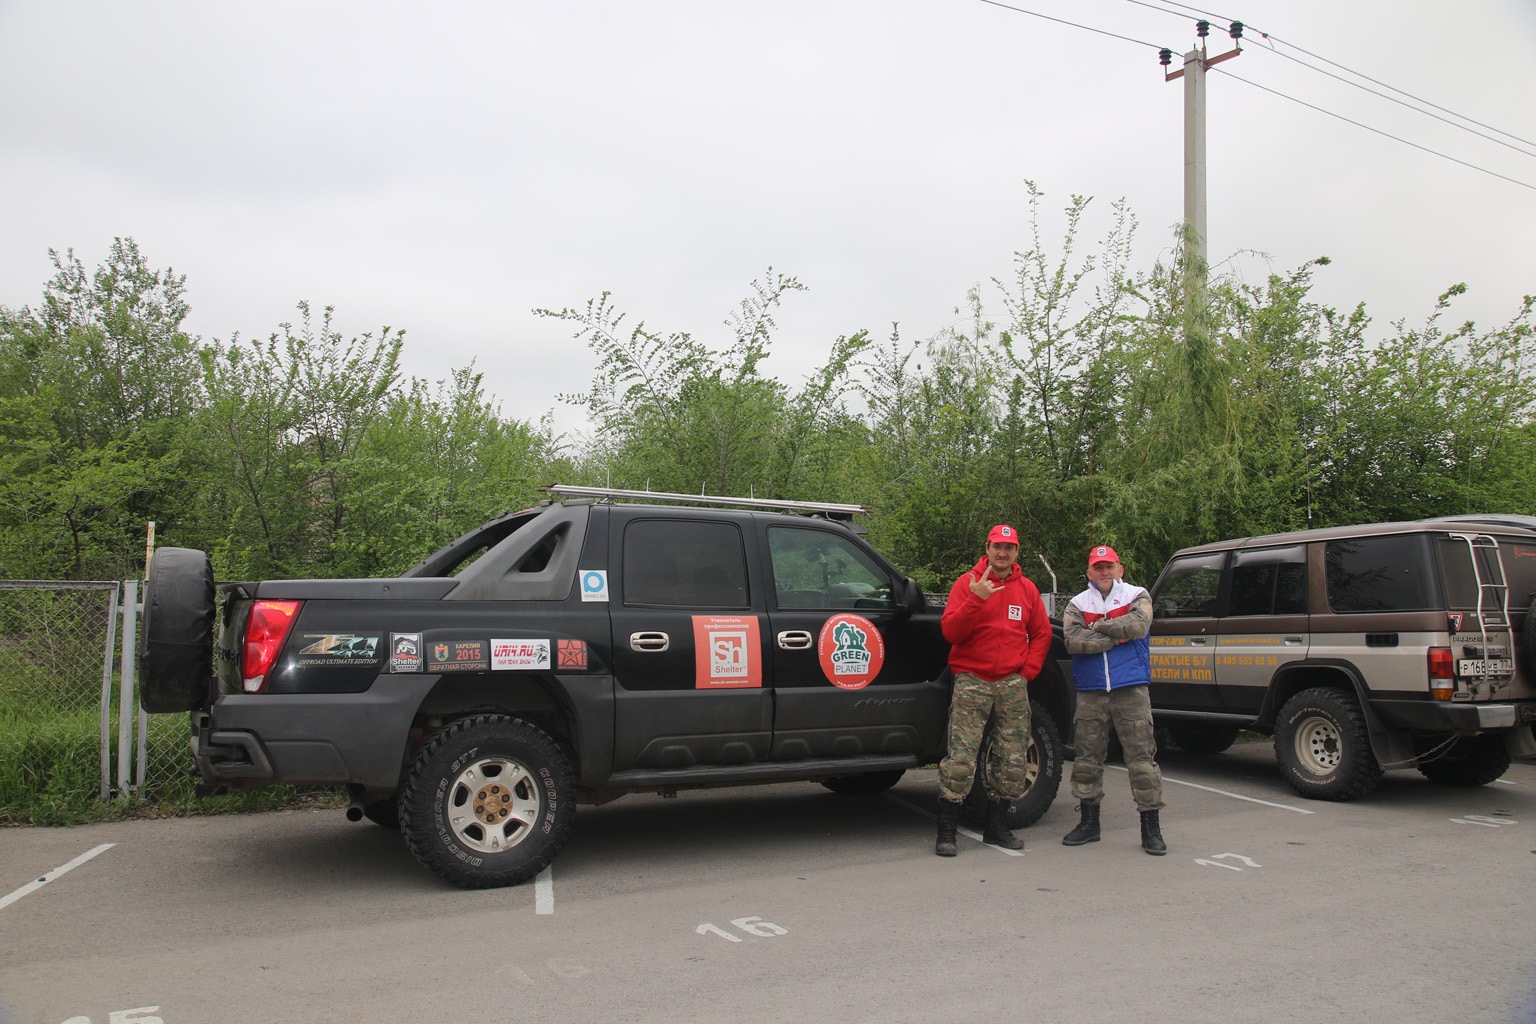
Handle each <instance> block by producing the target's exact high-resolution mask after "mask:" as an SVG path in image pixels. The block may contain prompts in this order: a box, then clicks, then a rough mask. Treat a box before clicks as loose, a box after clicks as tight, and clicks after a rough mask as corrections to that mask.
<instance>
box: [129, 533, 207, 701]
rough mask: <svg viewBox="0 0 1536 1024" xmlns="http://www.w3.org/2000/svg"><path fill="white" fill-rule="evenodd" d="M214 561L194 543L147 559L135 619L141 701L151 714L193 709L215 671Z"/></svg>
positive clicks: (205, 697) (202, 698)
mask: <svg viewBox="0 0 1536 1024" xmlns="http://www.w3.org/2000/svg"><path fill="white" fill-rule="evenodd" d="M213 620H214V605H213V563H212V562H211V561H210V560H209V558H208V555H207V554H206V553H205V552H202V551H196V550H193V549H192V548H160V549H158V550H156V551H155V553H154V554H153V555H152V556H151V557H150V559H149V575H148V579H147V581H146V582H145V584H144V614H143V615H142V616H141V617H140V619H139V652H138V653H139V704H140V706H142V707H143V708H144V710H145V711H148V712H149V713H150V714H162V713H166V712H174V711H191V710H193V709H194V708H198V707H201V706H202V705H203V703H204V702H205V701H206V700H207V698H208V690H209V685H208V681H209V679H210V678H211V677H212V675H213Z"/></svg>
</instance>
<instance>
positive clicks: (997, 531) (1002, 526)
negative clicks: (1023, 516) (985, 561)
mask: <svg viewBox="0 0 1536 1024" xmlns="http://www.w3.org/2000/svg"><path fill="white" fill-rule="evenodd" d="M1018 542H1019V531H1018V530H1015V529H1014V528H1013V527H1011V526H1009V525H1008V524H1007V523H998V524H997V525H996V526H994V527H992V530H991V532H990V533H988V534H987V543H988V544H1017V543H1018Z"/></svg>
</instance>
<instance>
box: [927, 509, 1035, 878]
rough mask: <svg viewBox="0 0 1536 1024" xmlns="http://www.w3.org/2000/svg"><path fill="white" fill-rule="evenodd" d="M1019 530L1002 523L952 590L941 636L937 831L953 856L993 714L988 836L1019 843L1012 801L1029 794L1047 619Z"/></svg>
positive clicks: (1011, 845)
mask: <svg viewBox="0 0 1536 1024" xmlns="http://www.w3.org/2000/svg"><path fill="white" fill-rule="evenodd" d="M1018 560H1019V533H1018V531H1017V530H1015V529H1014V528H1013V527H1011V526H1007V525H1004V524H999V525H997V526H994V527H992V530H991V532H989V533H988V534H987V553H986V556H985V557H984V558H982V560H981V561H979V562H977V563H976V567H975V568H973V569H972V570H971V571H970V572H968V573H966V574H965V575H964V576H961V577H960V578H959V579H958V580H956V581H955V584H954V586H952V587H950V588H949V601H948V603H947V604H945V606H944V620H943V627H944V639H946V640H948V641H949V642H950V645H951V647H950V652H949V667H950V669H951V670H952V671H953V672H954V676H955V691H954V695H953V696H952V697H951V698H950V704H949V755H948V756H947V757H945V758H944V760H943V761H941V762H940V763H939V837H938V840H937V841H936V842H935V843H934V847H933V852H934V853H936V854H938V855H939V856H940V857H953V856H954V855H955V852H956V851H955V828H956V826H957V825H958V824H959V821H960V804H961V803H962V802H963V801H964V800H965V796H966V794H967V793H968V792H970V789H971V784H972V782H973V781H974V780H975V777H976V757H977V748H978V747H979V746H980V745H981V733H982V730H983V729H984V728H985V727H986V724H987V717H988V716H989V715H991V716H993V717H994V719H995V721H994V724H993V732H992V757H991V763H990V764H989V765H988V770H987V773H986V780H987V796H988V798H989V799H988V804H987V826H986V830H985V832H984V833H983V835H982V841H983V842H986V843H991V844H993V845H995V846H1001V847H1003V848H1004V849H1008V850H1021V849H1023V848H1024V841H1023V840H1021V839H1018V838H1017V837H1015V836H1014V834H1013V833H1012V832H1010V831H1009V830H1008V821H1007V812H1008V805H1009V804H1010V803H1012V802H1013V801H1014V800H1017V799H1018V798H1019V797H1021V796H1023V795H1024V787H1025V782H1026V774H1025V772H1026V762H1025V753H1026V752H1027V751H1028V749H1029V681H1030V680H1031V679H1033V678H1035V676H1037V675H1039V674H1040V670H1041V669H1042V668H1044V667H1045V658H1046V654H1047V653H1048V652H1049V651H1050V647H1051V622H1050V619H1049V618H1047V617H1046V614H1045V604H1044V603H1043V602H1042V601H1041V600H1040V591H1039V589H1038V588H1036V586H1035V585H1034V584H1033V583H1031V582H1030V580H1029V578H1028V577H1026V576H1025V575H1024V571H1023V570H1022V569H1020V568H1019V566H1018Z"/></svg>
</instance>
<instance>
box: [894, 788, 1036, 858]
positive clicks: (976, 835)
mask: <svg viewBox="0 0 1536 1024" xmlns="http://www.w3.org/2000/svg"><path fill="white" fill-rule="evenodd" d="M881 795H882V796H884V797H885V798H886V799H887V800H889V801H890V802H891V803H893V804H901V806H903V807H905V808H906V809H907V810H909V811H915V812H916V813H918V814H921V815H922V816H923V817H925V818H932V819H933V820H934V821H938V820H939V816H938V815H937V814H935V813H933V812H932V811H925V810H923V809H922V808H921V807H919V806H917V805H916V804H914V803H909V802H908V801H906V800H903V799H902V798H901V797H899V796H896V795H895V794H894V793H883V794H881ZM955 832H956V833H957V834H958V835H962V836H966V837H968V838H970V839H974V840H976V841H977V842H978V843H981V833H980V832H973V831H972V830H970V829H968V828H966V827H965V826H964V825H958V826H956V828H955ZM982 845H983V846H985V847H986V848H987V849H989V850H996V851H997V852H998V853H1006V854H1007V855H1008V856H1010V857H1022V856H1024V851H1023V850H1005V849H1003V848H1002V847H1001V846H993V845H992V844H991V843H982Z"/></svg>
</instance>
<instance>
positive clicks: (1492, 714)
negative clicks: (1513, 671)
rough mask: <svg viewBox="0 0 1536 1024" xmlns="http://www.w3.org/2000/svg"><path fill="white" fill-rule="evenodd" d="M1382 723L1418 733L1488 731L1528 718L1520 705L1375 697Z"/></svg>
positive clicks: (1512, 725) (1529, 715) (1529, 719)
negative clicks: (1378, 698) (1377, 698)
mask: <svg viewBox="0 0 1536 1024" xmlns="http://www.w3.org/2000/svg"><path fill="white" fill-rule="evenodd" d="M1371 710H1373V711H1375V712H1376V714H1377V716H1378V717H1379V718H1380V719H1381V721H1382V723H1383V724H1384V725H1387V726H1388V727H1390V728H1394V729H1412V730H1415V731H1420V732H1487V731H1491V730H1498V729H1513V728H1514V727H1515V726H1516V725H1517V724H1519V723H1521V722H1529V721H1531V712H1530V711H1529V710H1528V709H1526V708H1525V706H1524V705H1523V704H1514V703H1508V702H1501V703H1495V704H1450V703H1442V702H1439V701H1425V700H1377V701H1372V702H1371Z"/></svg>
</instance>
